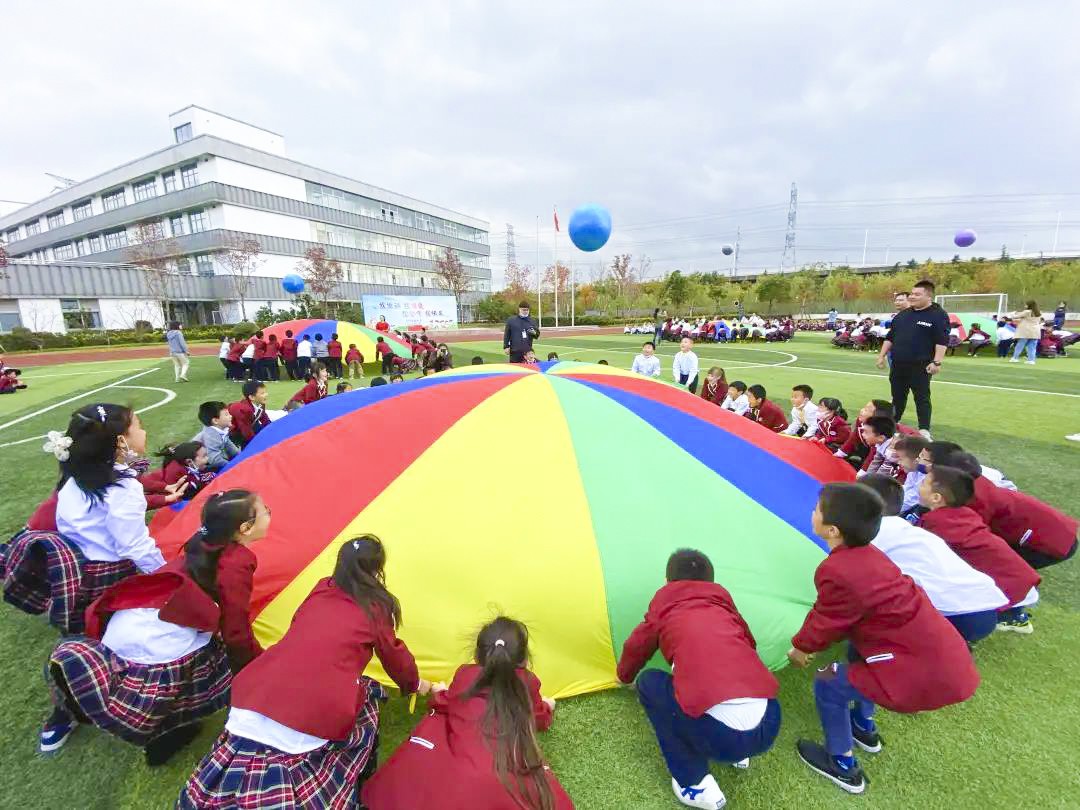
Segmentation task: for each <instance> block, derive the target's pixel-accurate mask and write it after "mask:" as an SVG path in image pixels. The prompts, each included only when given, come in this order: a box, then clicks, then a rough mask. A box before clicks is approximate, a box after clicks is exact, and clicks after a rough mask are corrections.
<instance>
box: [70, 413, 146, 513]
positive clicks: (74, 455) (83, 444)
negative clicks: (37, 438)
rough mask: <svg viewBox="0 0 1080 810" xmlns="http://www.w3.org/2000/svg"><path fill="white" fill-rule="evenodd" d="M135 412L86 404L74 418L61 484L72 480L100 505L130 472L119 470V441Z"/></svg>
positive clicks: (72, 417)
mask: <svg viewBox="0 0 1080 810" xmlns="http://www.w3.org/2000/svg"><path fill="white" fill-rule="evenodd" d="M134 419H135V412H134V411H133V410H131V408H127V407H125V406H123V405H109V404H101V405H86V406H84V407H82V408H80V409H79V410H77V411H75V413H73V414H72V415H71V421H70V422H69V423H68V429H67V435H68V436H69V437H71V447H70V448H68V458H67V460H66V461H61V462H60V485H61V486H63V485H64V484H65V483H67V481H68V479H69V478H74V479H75V484H76V485H77V486H78V487H79V489H81V490H82V491H83V492H84V493H85V494H86V496H87V497H88V498H90V500H91V502H98V503H100V502H101V501H102V500H104V498H105V490H106V489H108V488H109V487H111V486H113V485H114V484H115V483H116V482H117V481H119V480H120V479H121V478H129V477H131V474H130V473H124V472H120V471H119V470H117V469H116V467H115V464H116V440H117V439H118V438H119V437H120V436H123V435H124V434H125V433H127V432H128V428H130V427H131V423H132V421H133V420H134Z"/></svg>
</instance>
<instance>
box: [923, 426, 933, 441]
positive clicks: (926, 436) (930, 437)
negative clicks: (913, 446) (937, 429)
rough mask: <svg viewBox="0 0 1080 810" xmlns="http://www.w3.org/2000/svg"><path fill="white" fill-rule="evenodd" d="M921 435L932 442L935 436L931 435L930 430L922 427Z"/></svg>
mask: <svg viewBox="0 0 1080 810" xmlns="http://www.w3.org/2000/svg"><path fill="white" fill-rule="evenodd" d="M919 435H920V436H922V437H923V438H924V439H926V440H927V441H928V442H932V441H933V440H934V437H933V436H931V435H930V431H929V430H927V429H926V428H920V429H919Z"/></svg>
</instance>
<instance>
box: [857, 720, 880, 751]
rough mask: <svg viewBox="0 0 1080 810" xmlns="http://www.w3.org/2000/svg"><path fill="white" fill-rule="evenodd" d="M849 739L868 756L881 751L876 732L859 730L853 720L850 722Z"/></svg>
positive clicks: (878, 736)
mask: <svg viewBox="0 0 1080 810" xmlns="http://www.w3.org/2000/svg"><path fill="white" fill-rule="evenodd" d="M851 737H852V739H853V740H855V744H856V745H857V746H859V748H861V749H862V750H863V751H866V752H867V753H868V754H876V753H878V751H880V750H881V742H882V740H881V735H880V734H878V733H877V731H866V730H864V729H861V728H859V726H858V725H857V724H856V723H855V721H854V720H853V721H852V722H851Z"/></svg>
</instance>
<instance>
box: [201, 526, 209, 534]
mask: <svg viewBox="0 0 1080 810" xmlns="http://www.w3.org/2000/svg"><path fill="white" fill-rule="evenodd" d="M199 534H201V535H202V536H203V537H206V535H208V534H210V530H209V529H208V528H206V527H205V526H200V527H199Z"/></svg>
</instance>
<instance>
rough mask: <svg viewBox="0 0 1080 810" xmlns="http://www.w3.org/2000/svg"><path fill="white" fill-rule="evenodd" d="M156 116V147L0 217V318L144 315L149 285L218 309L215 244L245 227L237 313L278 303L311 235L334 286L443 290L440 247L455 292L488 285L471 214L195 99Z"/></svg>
mask: <svg viewBox="0 0 1080 810" xmlns="http://www.w3.org/2000/svg"><path fill="white" fill-rule="evenodd" d="M169 127H170V131H171V135H172V139H173V143H172V144H170V145H169V146H167V147H166V148H164V149H161V150H159V151H157V152H154V153H152V154H150V155H146V156H145V157H141V158H138V159H136V160H133V161H131V162H129V163H125V164H124V165H122V166H118V167H116V168H114V169H110V170H109V171H107V172H104V173H102V174H99V175H98V176H96V177H93V178H91V179H89V180H84V181H82V182H77V183H75V184H73V185H71V186H69V187H67V188H63V189H61V190H59V191H56V192H54V193H53V194H50V195H49V196H48V197H45V198H44V199H41V200H38V201H37V202H34V203H31V204H29V205H26V206H24V207H22V208H20V209H18V210H16V211H13V212H12V213H10V214H7V215H5V216H3V217H0V238H2V240H3V242H4V243H5V249H6V251H7V253H8V256H9V258H10V260H11V261H10V264H9V265H8V267H7V268H5V270H4V271H3V274H4V275H6V278H0V332H4V331H10V329H11V328H12V327H14V326H23V327H26V328H28V329H32V330H34V331H49V332H64V331H67V330H68V329H78V328H93V329H100V328H105V329H127V328H132V327H133V326H134V324H135V322H136V321H140V320H142V321H150V322H151V323H153V324H154V325H156V326H158V325H161V323H162V321H163V314H162V311H161V309H162V308H161V305H160V303H159V301H160V300H161V299H162V298H164V299H166V301H167V304H166V307H167V309H168V316H169V317H170V318H173V317H175V318H177V319H179V320H183V321H185V322H186V323H191V324H194V323H234V322H236V321H238V320H240V319H241V318H240V299H239V296H238V294H237V288H238V286H239V285H238V284H237V283H236V282H237V279H236V278H235V277H234V276H232V275H231V274H230V270H229V268H228V267H227V266H226V265H225V263H224V262H223V261H222V257H223V255H224V251H227V250H229V249H230V247H231V246H233V245H235V244H237V243H238V242H240V241H242V240H245V239H253V240H256V241H257V242H258V243H259V246H260V249H261V251H262V257H261V258H262V261H261V263H260V264H259V265H258V267H257V269H256V271H255V275H254V276H253V277H252V278H251V279H250V285H248V286H249V288H248V290H247V292H246V294H245V296H244V297H245V299H246V301H247V304H246V310H247V315H248V317H249V318H250V317H251V316H252V315H253V314H254V311H255V310H257V309H258V308H259V307H261V306H271V307H273V308H275V309H284V308H288V307H291V306H292V303H293V300H292V297H291V296H290V295H289V294H288V293H286V292H285V291H284V290H283V289H282V286H281V278H282V277H283V276H285V275H287V274H288V273H292V272H296V266H297V264H298V262H300V261H301V259H302V258H303V256H304V253H305V251H307V250H308V249H309V248H311V247H315V246H318V247H322V248H323V249H324V250H325V251H326V255H327V258H328V259H334V260H336V261H338V262H339V263H340V265H341V267H342V269H343V271H344V280H343V281H342V283H341V284H339V285H338V289H337V290H336V291H335V293H334V295H332V296H331V297H332V299H334V300H340V301H351V302H356V303H358V302H359V301H360V296H361V295H362V294H365V293H377V294H384V295H394V294H400V295H413V296H415V295H446V294H447V293H446V291H445V290H443V289H441V288H440V287H439V284H438V282H437V279H436V277H435V274H434V259H435V257H436V256H437V255H441V254H442V253H443V252H444V250H445V249H446V248H447V247H451V248H453V249H454V251H455V252H456V253H457V254H458V257H459V258H460V259H461V262H462V264H463V265H464V267H465V269H466V272H467V273H468V274H469V275H470V277H471V284H470V286H471V291H470V292H469V293H466V294H465V296H464V297H463V304H464V305H465V306H468V305H469V304H471V303H474V302H475V301H476V300H479V298H482V297H484V296H485V295H486V294H488V293H489V292H490V291H491V270H490V268H489V263H488V258H489V256H490V252H491V251H490V248H489V246H488V223H487V222H486V221H484V220H481V219H477V218H476V217H472V216H469V215H467V214H461V213H458V212H456V211H452V210H450V209H448V208H442V207H441V206H438V205H434V204H432V203H427V202H423V201H421V200H417V199H413V198H411V197H407V196H405V195H403V194H398V193H396V192H393V191H387V190H386V189H382V188H378V187H376V186H372V185H370V184H367V183H364V182H361V181H359V180H352V179H349V178H347V177H343V176H342V175H339V174H334V173H332V172H329V171H326V170H323V169H317V168H315V167H313V166H308V165H306V164H304V163H300V162H298V161H295V160H292V159H290V158H288V157H287V156H286V154H285V139H284V138H283V137H282V136H281V135H279V134H277V133H275V132H270V131H269V130H266V129H262V128H261V127H257V126H254V125H252V124H247V123H244V122H242V121H238V120H236V119H233V118H230V117H229V116H227V115H222V114H220V113H215V112H212V111H210V110H206V109H203V108H201V107H196V106H190V107H186V108H184V109H182V110H180V111H178V112H175V113H173V114H172V115H171V116H169ZM158 240H164V241H160V245H168V246H169V247H170V249H169V251H168V252H167V255H168V257H167V259H166V262H165V267H166V270H167V272H166V273H165V274H158V275H157V276H156V278H155V277H154V276H152V275H151V276H150V278H148V275H149V274H147V273H146V272H145V271H144V270H143V269H141V268H139V267H136V266H133V264H132V261H133V254H134V252H135V251H137V250H138V249H139V248H138V246H139V244H140V243H148V242H154V241H158ZM143 250H144V251H145V250H147V248H146V247H145V244H144V246H143ZM163 277H164V282H162V280H161V279H162V278H163ZM163 284H164V285H165V286H166V291H165V294H164V295H163V294H162V292H161V287H162V286H163Z"/></svg>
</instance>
